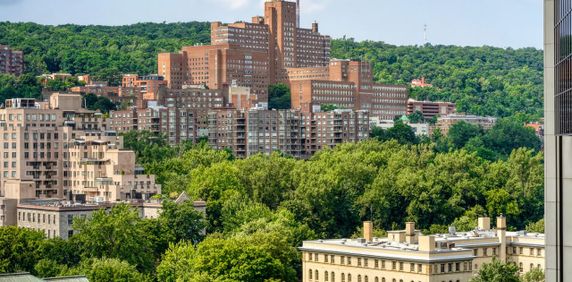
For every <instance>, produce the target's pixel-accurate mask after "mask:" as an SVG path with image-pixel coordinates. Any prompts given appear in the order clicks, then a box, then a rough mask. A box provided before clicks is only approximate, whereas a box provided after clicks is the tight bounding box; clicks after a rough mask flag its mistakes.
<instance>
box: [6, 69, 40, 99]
mask: <svg viewBox="0 0 572 282" xmlns="http://www.w3.org/2000/svg"><path fill="white" fill-rule="evenodd" d="M41 95H42V85H41V84H40V83H39V81H38V79H36V77H35V76H34V75H32V74H24V75H21V76H19V77H16V76H14V75H9V74H0V104H3V103H4V101H5V100H6V99H11V98H41V97H42V96H41Z"/></svg>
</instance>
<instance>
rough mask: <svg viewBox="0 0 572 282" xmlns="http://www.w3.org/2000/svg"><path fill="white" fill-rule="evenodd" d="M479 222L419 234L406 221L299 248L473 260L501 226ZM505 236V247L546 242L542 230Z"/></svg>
mask: <svg viewBox="0 0 572 282" xmlns="http://www.w3.org/2000/svg"><path fill="white" fill-rule="evenodd" d="M483 219H484V220H485V221H482V220H483ZM501 219H502V217H501ZM483 222H484V223H483ZM368 223H369V222H366V223H365V224H364V230H366V231H364V237H367V236H371V234H372V233H371V230H373V229H372V228H373V227H371V223H369V225H368ZM479 224H480V225H479V227H476V228H475V229H474V230H472V231H469V232H456V230H455V228H454V227H451V228H450V229H449V233H445V234H434V235H429V236H422V234H421V231H419V230H415V225H414V223H408V224H407V225H406V226H407V227H406V230H394V231H388V237H386V238H376V237H370V239H369V240H368V239H364V238H358V239H331V240H314V241H305V242H304V244H303V247H301V248H300V250H302V251H311V252H321V251H323V252H328V253H338V254H342V255H343V254H346V255H357V256H366V257H368V256H369V257H374V258H387V259H394V258H404V257H406V258H407V259H408V260H413V261H430V262H434V261H446V260H463V259H472V258H474V256H473V252H472V248H475V247H496V246H499V245H500V244H501V243H500V240H499V236H500V235H499V234H501V233H499V231H503V229H500V230H497V229H491V228H490V219H488V218H481V219H479ZM501 224H502V223H501ZM500 226H503V225H500ZM504 226H505V227H506V225H504ZM367 230H369V231H367ZM505 236H506V237H505V238H506V242H507V245H508V246H526V247H532V248H541V247H544V243H545V236H544V234H541V233H528V232H526V231H517V232H506V233H505Z"/></svg>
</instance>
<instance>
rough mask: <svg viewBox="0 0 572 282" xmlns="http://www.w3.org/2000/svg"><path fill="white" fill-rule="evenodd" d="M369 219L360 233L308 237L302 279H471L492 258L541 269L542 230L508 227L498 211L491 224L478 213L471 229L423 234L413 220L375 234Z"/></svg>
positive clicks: (372, 281) (311, 281)
mask: <svg viewBox="0 0 572 282" xmlns="http://www.w3.org/2000/svg"><path fill="white" fill-rule="evenodd" d="M372 230H373V226H372V223H371V222H365V223H364V234H363V237H364V238H360V239H333V240H317V241H306V242H304V243H303V246H302V247H301V248H300V250H301V251H302V255H303V259H302V262H303V279H302V281H304V282H318V281H320V282H321V281H328V282H336V281H337V282H469V281H470V279H471V278H472V277H473V276H474V274H475V273H476V272H477V271H478V270H479V269H480V268H481V267H482V265H483V264H484V263H489V262H491V261H492V260H493V258H497V259H499V260H501V261H504V262H510V263H515V264H517V265H518V266H519V268H520V273H521V274H524V273H526V272H528V271H530V270H531V269H534V268H540V269H544V267H545V264H544V256H545V253H544V234H537V233H530V234H529V233H526V232H508V231H506V219H505V218H504V217H499V218H498V219H497V227H496V228H495V229H491V227H490V219H489V218H480V219H479V224H478V227H476V228H475V230H473V231H470V232H456V231H455V230H454V228H451V230H450V232H449V233H448V234H436V235H430V236H423V235H422V234H421V231H420V230H416V229H415V224H414V223H411V222H410V223H407V224H406V229H405V230H397V231H389V232H388V237H387V238H374V237H373V235H372V234H373V233H372V232H373V231H372Z"/></svg>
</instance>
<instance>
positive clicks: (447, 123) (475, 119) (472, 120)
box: [435, 114, 497, 135]
mask: <svg viewBox="0 0 572 282" xmlns="http://www.w3.org/2000/svg"><path fill="white" fill-rule="evenodd" d="M459 122H466V123H469V124H473V125H477V126H480V127H481V128H483V129H484V130H489V129H491V128H493V126H495V124H496V122H497V119H496V118H494V117H482V116H475V115H465V114H450V115H446V116H442V117H439V118H438V119H437V124H436V125H435V127H436V128H438V129H439V130H441V133H443V134H444V135H447V134H449V129H451V127H452V126H453V125H455V124H457V123H459Z"/></svg>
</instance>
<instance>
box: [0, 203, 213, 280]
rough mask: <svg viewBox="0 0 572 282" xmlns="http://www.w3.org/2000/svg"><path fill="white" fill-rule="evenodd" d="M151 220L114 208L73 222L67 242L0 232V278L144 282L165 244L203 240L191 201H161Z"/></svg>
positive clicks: (199, 219)
mask: <svg viewBox="0 0 572 282" xmlns="http://www.w3.org/2000/svg"><path fill="white" fill-rule="evenodd" d="M163 208H164V212H163V213H162V214H161V216H160V217H159V218H157V219H142V218H140V217H139V213H138V211H137V210H136V209H134V208H132V207H130V206H128V205H126V204H120V205H117V206H115V207H113V208H112V209H111V210H110V211H105V210H100V211H97V212H95V213H94V214H93V216H92V217H90V218H76V219H75V220H74V223H73V227H74V230H76V232H78V233H76V234H75V235H73V236H72V237H71V238H70V239H69V240H62V239H59V238H55V239H46V238H45V236H44V233H42V232H38V231H34V230H30V229H24V228H17V227H1V228H0V250H1V251H0V273H5V272H19V271H27V272H32V273H34V274H37V275H39V276H41V277H54V276H63V275H79V274H81V275H86V276H87V277H88V278H89V279H90V281H144V280H148V279H151V278H152V277H153V276H154V275H155V274H154V273H155V267H156V266H157V265H158V263H159V260H160V259H161V256H162V255H163V253H165V251H166V250H167V249H168V248H169V245H170V244H175V243H178V242H199V241H201V240H202V239H203V237H204V235H203V228H204V227H205V220H204V216H203V215H202V214H201V213H200V212H198V211H196V210H195V209H194V207H193V203H192V202H185V203H181V204H175V203H173V202H171V201H169V200H166V201H165V202H164V204H163Z"/></svg>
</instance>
